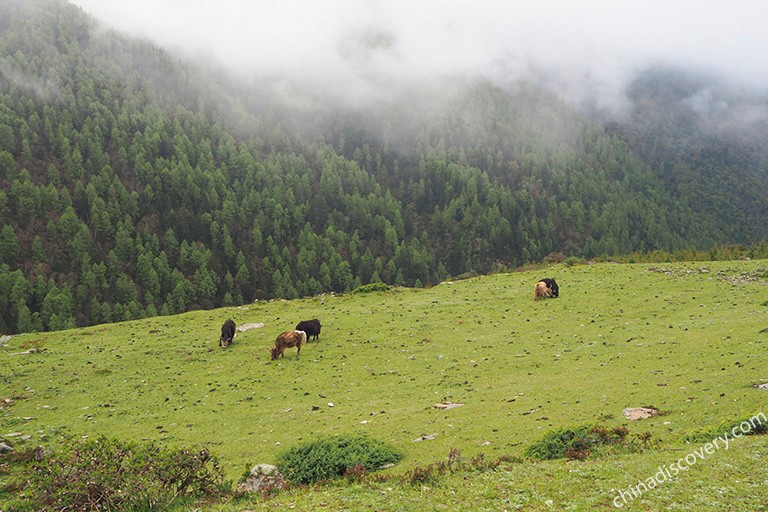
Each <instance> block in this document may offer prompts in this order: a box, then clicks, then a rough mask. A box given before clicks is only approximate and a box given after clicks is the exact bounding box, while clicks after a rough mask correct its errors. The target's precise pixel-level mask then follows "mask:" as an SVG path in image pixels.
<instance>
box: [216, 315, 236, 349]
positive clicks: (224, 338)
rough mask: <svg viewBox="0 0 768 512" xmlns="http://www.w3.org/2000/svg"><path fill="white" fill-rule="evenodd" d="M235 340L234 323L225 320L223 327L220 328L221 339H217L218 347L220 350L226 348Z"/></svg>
mask: <svg viewBox="0 0 768 512" xmlns="http://www.w3.org/2000/svg"><path fill="white" fill-rule="evenodd" d="M234 338H235V322H233V321H232V320H227V321H226V322H224V325H222V326H221V338H219V345H221V348H227V347H228V346H229V344H230V343H232V340H233V339H234Z"/></svg>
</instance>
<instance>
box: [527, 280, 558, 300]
mask: <svg viewBox="0 0 768 512" xmlns="http://www.w3.org/2000/svg"><path fill="white" fill-rule="evenodd" d="M559 295H560V288H559V287H558V286H557V283H556V282H555V280H554V279H550V278H548V277H547V278H544V279H542V280H541V281H539V282H537V283H536V286H535V287H534V288H533V300H539V299H545V298H549V297H557V296H559Z"/></svg>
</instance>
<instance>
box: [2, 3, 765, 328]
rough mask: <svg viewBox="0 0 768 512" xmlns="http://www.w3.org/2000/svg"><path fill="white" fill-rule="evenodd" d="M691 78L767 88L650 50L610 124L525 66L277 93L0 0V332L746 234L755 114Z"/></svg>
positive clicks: (670, 247) (46, 6) (706, 244)
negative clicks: (371, 93)
mask: <svg viewBox="0 0 768 512" xmlns="http://www.w3.org/2000/svg"><path fill="white" fill-rule="evenodd" d="M702 89H706V90H707V91H710V94H714V95H716V96H718V95H719V96H718V97H719V98H720V99H721V100H722V101H723V102H726V103H727V102H729V101H730V102H732V103H734V104H735V103H736V102H738V103H739V104H740V105H752V106H753V107H755V108H758V107H759V108H762V109H765V105H766V104H768V99H767V98H766V97H761V96H759V95H752V96H745V95H741V96H738V95H737V96H734V92H733V91H731V90H730V89H729V88H728V87H727V86H726V85H725V84H722V83H719V82H718V81H717V79H716V78H714V77H710V76H704V75H697V74H695V73H688V72H685V71H684V70H679V69H671V68H665V67H655V68H650V69H648V70H646V71H645V72H644V73H642V74H641V75H640V76H639V77H638V78H637V79H636V80H635V82H634V83H633V84H632V87H631V89H630V91H629V97H630V99H631V100H632V102H633V103H632V109H631V111H630V112H629V114H628V116H626V117H625V118H624V119H622V120H621V121H617V120H612V119H605V118H601V117H600V116H599V115H597V114H591V113H590V112H588V111H586V110H585V109H576V108H574V107H573V106H570V105H569V104H567V103H565V102H564V101H562V100H561V99H559V98H558V97H557V96H555V95H553V94H552V93H550V92H547V90H546V89H545V88H543V87H541V86H540V85H538V84H537V83H536V81H535V80H517V81H515V82H512V83H508V84H499V83H493V82H490V81H487V80H482V79H474V80H469V79H456V80H454V81H451V82H445V83H440V84H439V85H429V86H423V87H422V88H416V87H414V88H413V89H411V90H405V91H401V92H400V93H399V94H398V95H396V96H395V97H394V99H390V100H386V101H385V100H382V102H380V103H378V104H376V105H369V106H366V107H351V106H344V105H342V104H338V103H333V102H328V101H323V100H322V98H321V97H320V96H317V97H316V98H311V99H313V100H314V101H305V102H301V103H299V102H297V103H295V104H292V103H287V102H284V101H282V100H281V99H280V96H279V95H277V94H275V92H274V89H273V88H272V87H270V84H269V83H268V81H267V80H264V81H261V82H259V81H254V82H253V83H251V84H249V85H247V86H246V85H244V84H243V83H235V82H234V81H232V80H231V79H229V78H228V77H227V76H226V74H225V73H224V72H221V71H217V70H216V69H215V68H213V67H210V68H207V67H204V66H202V65H200V64H195V63H190V62H187V61H185V60H183V59H181V58H179V57H176V56H174V55H173V54H171V53H169V52H168V51H166V50H164V49H162V48H159V47H157V46H156V45H154V44H152V43H150V42H148V41H144V40H140V39H135V38H132V37H128V36H126V35H122V34H120V33H117V32H114V31H112V30H110V29H108V28H107V27H104V26H102V25H100V24H99V22H97V21H96V20H95V19H93V18H91V17H89V16H88V15H86V14H85V13H84V12H83V11H82V10H80V9H79V8H77V7H75V6H72V5H70V4H68V3H66V2H65V1H64V0H29V1H22V0H0V333H17V332H29V331H35V330H37V331H42V330H55V329H62V328H68V327H75V326H83V325H92V324H98V323H104V322H112V321H122V320H128V319H135V318H142V317H146V316H154V315H165V314H174V313H179V312H183V311H188V310H191V309H198V308H214V307H219V306H222V305H235V304H243V303H248V302H251V301H254V300H256V299H270V298H275V297H283V298H294V297H300V296H311V295H316V294H320V293H324V292H332V291H333V292H345V291H350V290H353V289H355V288H356V287H358V286H361V285H364V284H368V283H373V282H384V283H388V284H396V285H407V286H427V285H432V284H435V283H438V282H440V281H442V280H444V279H446V278H449V277H451V276H459V275H464V274H469V273H478V274H482V273H487V272H492V271H494V270H497V269H503V268H514V267H516V266H519V265H523V264H526V263H530V262H537V261H541V260H542V259H544V258H546V257H552V256H551V255H562V256H575V257H579V258H594V257H605V256H611V255H619V254H628V253H632V252H650V251H656V250H661V251H669V252H674V251H698V250H707V249H709V248H711V247H713V246H716V245H720V244H731V243H737V244H761V245H759V247H762V248H763V249H765V242H763V241H764V240H765V239H766V238H768V164H767V162H768V158H766V156H767V155H768V152H767V150H766V148H768V144H766V142H768V140H766V138H768V135H767V134H768V129H766V126H764V123H763V125H757V126H755V125H751V124H748V123H746V122H738V123H737V122H736V121H737V120H736V119H729V118H728V117H727V116H725V115H723V114H722V113H720V114H718V115H714V114H713V115H707V114H706V113H703V112H702V111H701V109H700V108H695V107H696V105H692V104H691V102H689V101H686V100H687V99H688V98H691V97H694V96H695V95H696V93H697V92H699V91H701V90H702Z"/></svg>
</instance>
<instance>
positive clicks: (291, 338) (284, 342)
mask: <svg viewBox="0 0 768 512" xmlns="http://www.w3.org/2000/svg"><path fill="white" fill-rule="evenodd" d="M306 342H307V333H305V332H304V331H295V330H294V331H285V332H284V333H282V334H281V335H280V336H278V337H277V339H276V340H275V346H274V347H273V348H272V349H271V350H270V351H269V353H270V355H271V356H272V360H273V361H274V360H275V359H277V358H278V357H283V356H284V355H285V354H284V353H283V352H284V351H285V349H286V348H290V347H296V359H298V358H299V354H301V345H302V344H304V343H306Z"/></svg>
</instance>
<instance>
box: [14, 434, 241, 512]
mask: <svg viewBox="0 0 768 512" xmlns="http://www.w3.org/2000/svg"><path fill="white" fill-rule="evenodd" d="M29 485H30V489H31V491H32V492H30V493H29V494H30V495H31V496H35V498H32V499H34V500H36V501H37V503H36V506H37V507H38V508H39V509H46V510H73V511H79V510H166V509H167V508H168V507H169V506H170V505H171V504H172V503H174V502H175V501H176V500H177V499H179V498H182V499H184V498H188V497H213V496H220V495H222V494H223V493H225V492H226V491H227V489H225V485H224V483H223V476H222V471H221V469H220V467H219V464H218V461H217V459H216V458H215V457H213V456H211V454H210V453H209V452H208V451H207V450H197V451H189V450H170V449H167V448H161V447H159V446H158V445H156V444H154V443H146V444H131V443H123V442H120V441H117V440H115V439H107V438H105V437H99V438H97V439H94V440H80V441H74V442H72V443H71V444H68V445H66V446H65V447H64V448H63V450H62V451H61V453H60V454H58V455H52V456H50V457H47V458H46V459H44V460H43V461H42V462H40V463H37V464H35V465H34V466H33V470H32V475H31V477H30V483H29Z"/></svg>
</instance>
